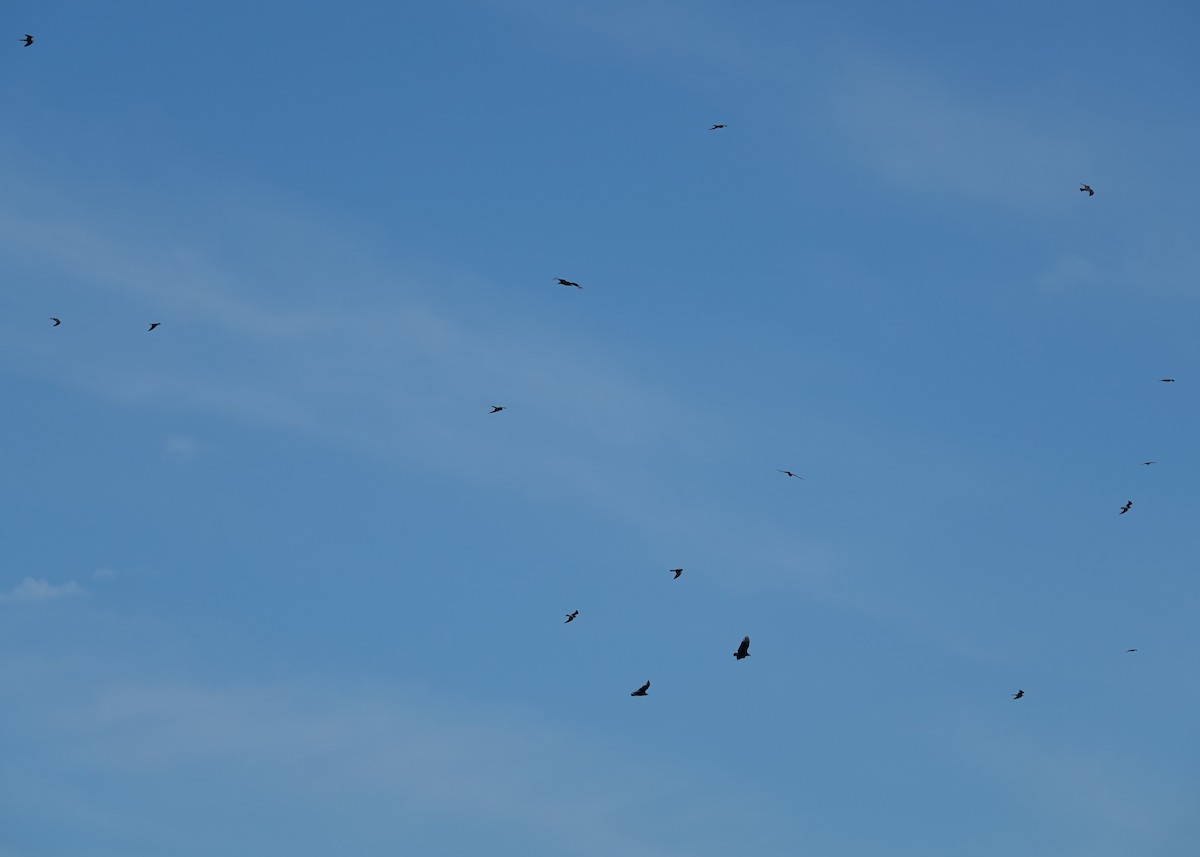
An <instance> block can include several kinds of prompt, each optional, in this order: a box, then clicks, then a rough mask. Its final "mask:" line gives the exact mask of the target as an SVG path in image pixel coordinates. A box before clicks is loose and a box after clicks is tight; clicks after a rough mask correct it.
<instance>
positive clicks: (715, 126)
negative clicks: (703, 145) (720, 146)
mask: <svg viewBox="0 0 1200 857" xmlns="http://www.w3.org/2000/svg"><path fill="white" fill-rule="evenodd" d="M728 127H729V126H728V125H714V126H712V127H711V128H709V129H708V130H709V131H716V130H717V129H718V128H728Z"/></svg>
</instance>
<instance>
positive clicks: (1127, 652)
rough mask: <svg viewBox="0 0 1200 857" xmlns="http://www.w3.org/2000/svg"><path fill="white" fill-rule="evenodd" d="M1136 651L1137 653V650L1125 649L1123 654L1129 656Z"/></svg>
mask: <svg viewBox="0 0 1200 857" xmlns="http://www.w3.org/2000/svg"><path fill="white" fill-rule="evenodd" d="M1136 651H1137V649H1126V650H1125V654H1129V653H1130V652H1136Z"/></svg>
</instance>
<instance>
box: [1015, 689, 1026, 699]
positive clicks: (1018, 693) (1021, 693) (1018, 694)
mask: <svg viewBox="0 0 1200 857" xmlns="http://www.w3.org/2000/svg"><path fill="white" fill-rule="evenodd" d="M1024 695H1025V691H1023V690H1018V691H1017V692H1016V693H1014V694H1013V699H1020V698H1021V697H1022V696H1024Z"/></svg>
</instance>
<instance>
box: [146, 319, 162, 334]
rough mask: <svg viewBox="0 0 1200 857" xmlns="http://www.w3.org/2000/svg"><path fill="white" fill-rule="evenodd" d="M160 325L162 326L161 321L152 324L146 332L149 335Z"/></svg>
mask: <svg viewBox="0 0 1200 857" xmlns="http://www.w3.org/2000/svg"><path fill="white" fill-rule="evenodd" d="M160 324H162V322H161V321H156V322H154V323H152V324H151V325H150V327H149V329H148V330H147V331H146V332H147V333H149V332H150V331H151V330H154V328H156V327H158V326H159V325H160Z"/></svg>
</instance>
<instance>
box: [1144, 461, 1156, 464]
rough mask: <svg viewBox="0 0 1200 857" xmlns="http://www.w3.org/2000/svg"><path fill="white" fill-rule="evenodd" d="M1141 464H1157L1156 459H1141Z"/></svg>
mask: <svg viewBox="0 0 1200 857" xmlns="http://www.w3.org/2000/svg"><path fill="white" fill-rule="evenodd" d="M1142 464H1158V462H1157V461H1143V462H1142Z"/></svg>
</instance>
